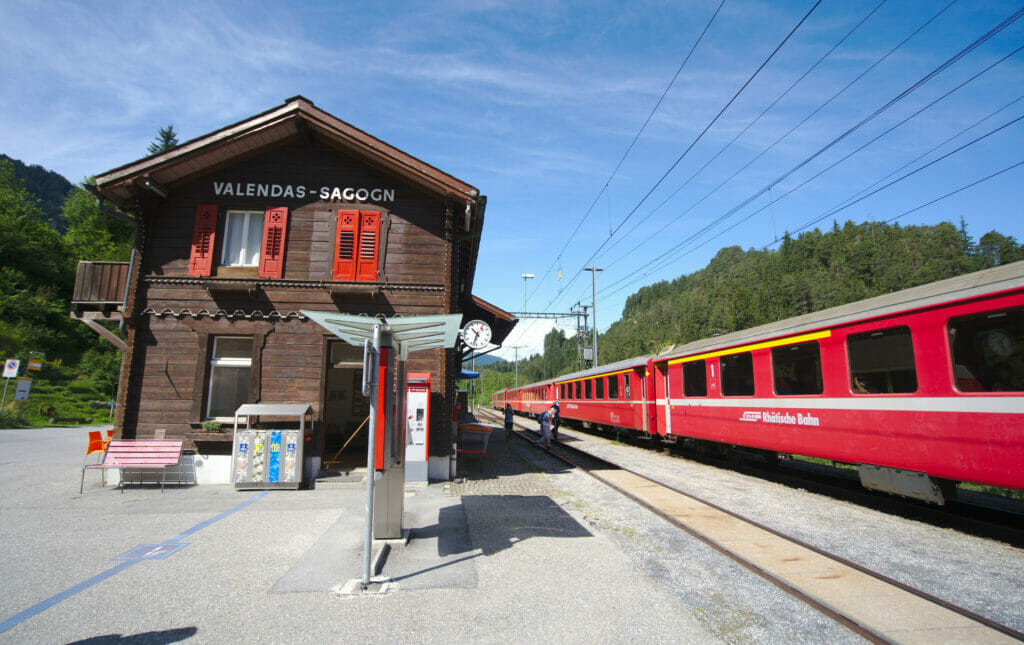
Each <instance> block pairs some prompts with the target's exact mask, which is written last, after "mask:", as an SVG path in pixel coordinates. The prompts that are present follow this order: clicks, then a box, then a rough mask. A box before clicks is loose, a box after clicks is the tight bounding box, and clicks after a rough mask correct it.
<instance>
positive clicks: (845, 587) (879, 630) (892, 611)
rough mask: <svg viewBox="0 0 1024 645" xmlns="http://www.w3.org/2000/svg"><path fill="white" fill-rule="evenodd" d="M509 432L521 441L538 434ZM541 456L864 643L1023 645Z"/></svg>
mask: <svg viewBox="0 0 1024 645" xmlns="http://www.w3.org/2000/svg"><path fill="white" fill-rule="evenodd" d="M480 412H485V414H486V416H487V419H488V421H492V422H493V423H495V424H498V425H500V424H501V419H500V417H499V416H498V415H497V413H493V414H492V413H491V411H490V410H486V411H483V410H480V411H478V414H479V413H480ZM516 426H517V433H518V434H519V436H521V437H524V438H527V439H532V438H535V437H536V436H538V435H537V433H536V432H535V431H533V430H532V429H528V428H526V427H525V426H523V425H521V424H518V423H517V424H516ZM548 452H549V453H550V454H551V455H553V456H554V457H556V458H558V459H560V460H562V461H564V462H565V463H567V464H570V465H572V466H573V467H575V468H577V469H579V470H582V471H584V472H586V473H587V474H589V475H591V476H592V477H594V478H595V479H597V480H598V481H601V482H602V483H604V484H606V485H607V486H610V487H611V488H612V489H614V490H616V491H617V492H619V493H620V494H622V495H624V496H626V497H628V498H629V499H632V500H633V501H635V502H636V503H638V504H640V505H641V506H642V507H644V508H646V509H647V510H649V511H651V512H653V513H655V514H657V515H659V516H660V517H662V518H664V519H665V520H666V521H668V522H670V523H671V524H672V525H674V526H676V527H677V528H679V529H681V530H683V531H685V532H686V533H688V534H690V535H692V536H694V537H696V538H697V539H699V540H701V541H702V542H704V543H705V544H707V545H709V546H710V547H712V548H714V549H715V550H717V551H719V552H720V553H722V554H724V555H726V556H727V557H729V558H731V559H733V560H735V561H736V562H738V563H739V564H741V565H742V566H744V567H746V568H748V569H750V570H751V571H753V572H754V573H757V574H758V575H760V576H762V577H763V578H765V579H766V580H768V581H769V582H771V583H773V584H775V585H776V586H778V587H779V588H781V589H783V590H785V591H787V592H788V593H790V594H792V595H793V596H795V597H796V598H798V599H800V600H802V601H804V602H806V603H807V604H809V605H810V606H812V607H814V608H815V609H817V610H818V611H820V612H822V613H823V614H825V615H827V616H829V617H831V618H832V619H834V620H836V621H838V622H839V623H841V624H843V625H845V626H847V627H848V628H849V629H851V630H852V631H854V632H855V633H857V634H859V635H861V636H862V637H864V638H865V639H867V640H869V641H872V642H877V643H899V642H920V641H921V639H922V638H924V640H925V641H930V642H936V641H945V642H950V641H952V642H986V643H987V642H993V643H995V642H1007V643H1009V642H1024V633H1021V632H1019V631H1016V630H1015V629H1013V628H1011V627H1008V626H1006V625H1002V624H1000V623H997V622H995V621H993V620H990V619H988V618H986V617H984V616H981V615H979V614H977V613H975V612H972V611H970V610H968V609H966V608H963V607H960V606H958V605H956V604H954V603H951V602H948V601H946V600H943V599H941V598H938V597H936V596H934V595H931V594H928V593H926V592H924V591H921V590H919V589H915V588H913V587H911V586H909V585H906V584H904V583H901V582H899V581H897V580H894V579H892V578H890V577H888V576H885V575H883V574H881V573H878V572H877V571H873V570H871V569H868V568H867V567H864V566H861V565H859V564H857V563H855V562H851V561H849V560H847V559H844V558H842V557H839V556H837V555H835V554H832V553H828V552H827V551H825V550H823V549H820V548H818V547H815V546H813V545H811V544H808V543H806V542H804V541H801V540H798V539H796V538H793V537H791V536H788V535H785V534H784V533H782V532H780V531H777V530H775V529H773V528H770V527H768V526H765V525H763V524H760V523H758V522H755V521H752V520H750V519H748V518H745V517H743V516H741V515H739V514H737V513H734V512H732V511H730V510H728V509H725V508H723V507H721V506H718V505H715V504H713V503H710V502H708V501H706V500H702V499H700V498H698V497H695V496H694V495H691V494H689V493H687V492H684V491H682V490H679V489H677V488H674V487H672V486H669V485H667V484H664V483H662V482H659V481H656V480H654V479H652V478H650V477H648V476H645V475H642V474H640V473H637V472H634V471H632V470H630V469H628V468H623V467H621V466H618V465H616V464H613V463H611V462H609V461H607V460H605V459H602V458H600V457H597V456H595V455H593V454H590V453H588V452H586V451H584V450H581V449H579V448H576V447H573V446H569V445H567V444H565V443H559V442H553V443H552V446H551V448H550V449H548Z"/></svg>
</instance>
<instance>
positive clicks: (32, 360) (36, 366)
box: [28, 352, 44, 372]
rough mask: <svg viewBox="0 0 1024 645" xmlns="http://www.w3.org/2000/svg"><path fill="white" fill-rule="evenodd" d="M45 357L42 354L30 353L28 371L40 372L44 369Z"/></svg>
mask: <svg viewBox="0 0 1024 645" xmlns="http://www.w3.org/2000/svg"><path fill="white" fill-rule="evenodd" d="M43 357H44V354H43V353H42V352H29V353H28V369H29V371H32V372H40V371H42V369H43Z"/></svg>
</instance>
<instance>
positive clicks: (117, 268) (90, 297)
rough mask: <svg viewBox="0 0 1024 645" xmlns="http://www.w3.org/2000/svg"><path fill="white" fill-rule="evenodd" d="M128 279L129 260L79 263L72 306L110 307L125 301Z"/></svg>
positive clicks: (81, 309) (79, 307)
mask: <svg viewBox="0 0 1024 645" xmlns="http://www.w3.org/2000/svg"><path fill="white" fill-rule="evenodd" d="M127 280H128V263H127V262H86V261H80V262H79V263H78V271H77V272H76V273H75V290H74V293H73V294H72V295H71V308H72V309H73V310H75V311H83V310H87V309H90V310H96V309H109V308H111V307H112V306H118V307H119V306H120V305H121V303H122V302H123V301H124V285H125V282H126V281H127Z"/></svg>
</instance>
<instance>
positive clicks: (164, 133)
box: [147, 123, 178, 155]
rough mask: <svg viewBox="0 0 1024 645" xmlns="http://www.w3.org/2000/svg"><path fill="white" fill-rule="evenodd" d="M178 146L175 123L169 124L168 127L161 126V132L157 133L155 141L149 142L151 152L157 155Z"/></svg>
mask: <svg viewBox="0 0 1024 645" xmlns="http://www.w3.org/2000/svg"><path fill="white" fill-rule="evenodd" d="M177 147H178V135H177V134H175V132H174V124H173V123H172V124H171V125H168V126H167V127H166V128H160V132H159V133H158V134H157V136H156V139H154V140H153V143H151V144H149V148H147V150H148V151H149V154H151V155H155V154H158V153H161V152H167V151H168V150H170V149H172V148H177Z"/></svg>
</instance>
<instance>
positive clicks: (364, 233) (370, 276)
mask: <svg viewBox="0 0 1024 645" xmlns="http://www.w3.org/2000/svg"><path fill="white" fill-rule="evenodd" d="M359 220H360V221H359V256H358V257H357V258H356V280H359V281H361V282H376V281H377V255H378V253H379V252H380V248H379V247H380V213H378V212H376V211H360V213H359Z"/></svg>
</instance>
